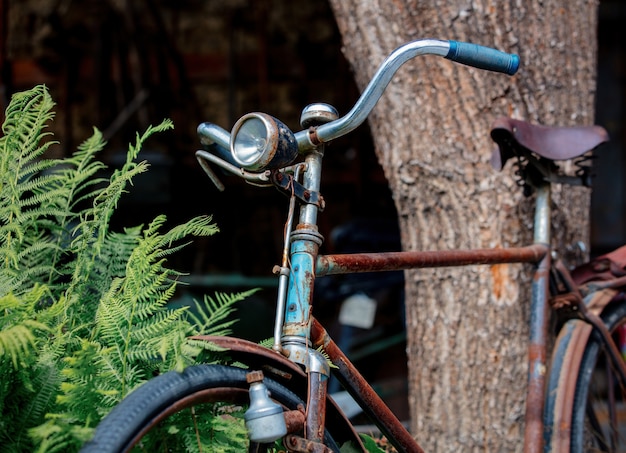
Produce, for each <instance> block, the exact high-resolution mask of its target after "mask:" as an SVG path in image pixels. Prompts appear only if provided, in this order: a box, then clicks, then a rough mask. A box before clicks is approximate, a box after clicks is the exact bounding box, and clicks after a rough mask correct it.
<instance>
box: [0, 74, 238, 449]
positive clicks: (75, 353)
mask: <svg viewBox="0 0 626 453" xmlns="http://www.w3.org/2000/svg"><path fill="white" fill-rule="evenodd" d="M53 107H54V102H53V101H52V99H51V97H50V94H49V92H48V90H47V88H46V87H45V86H37V87H35V88H33V89H32V90H28V91H25V92H22V93H18V94H15V95H14V96H13V97H12V100H11V103H10V105H9V107H8V108H7V111H6V119H5V122H4V124H3V126H2V133H3V135H2V137H0V373H1V375H2V380H0V408H1V409H2V416H1V417H0V445H2V451H3V452H23V451H40V452H71V451H77V450H78V448H79V447H80V445H82V443H83V442H84V441H85V440H87V439H88V438H89V436H90V434H91V432H92V430H93V428H94V426H95V425H96V424H97V422H98V421H99V420H100V419H101V418H102V417H103V416H104V415H105V414H106V413H107V412H108V411H109V410H110V409H111V408H112V407H113V406H114V405H115V404H116V403H117V402H119V401H120V400H121V399H122V398H123V397H124V396H125V395H126V394H127V393H128V392H129V391H131V390H132V389H134V388H135V387H137V386H138V385H140V384H141V383H142V382H144V381H145V380H146V379H148V378H149V377H150V376H152V375H153V374H154V373H158V372H164V371H166V370H171V369H182V368H183V367H185V366H186V365H189V364H191V363H194V362H195V361H196V358H197V357H198V355H199V353H200V352H201V351H202V350H203V349H205V348H209V349H210V348H211V345H209V344H206V343H205V342H198V341H196V342H193V341H190V340H188V337H189V336H190V335H193V334H198V333H207V334H227V333H228V332H229V328H230V323H231V322H232V321H230V319H232V317H229V315H230V314H231V312H232V311H233V310H234V304H235V303H236V302H237V301H239V300H242V299H244V298H245V297H247V296H248V295H249V294H250V292H244V293H239V294H230V295H226V294H218V295H216V297H215V298H211V297H208V296H207V297H205V298H204V300H203V301H201V302H196V304H197V307H194V312H195V314H193V315H192V314H191V312H190V311H189V310H187V309H185V308H181V309H170V308H169V307H168V301H169V300H170V299H171V298H172V296H173V295H174V293H175V290H176V285H177V278H178V277H179V276H180V274H179V273H178V272H176V271H175V270H172V269H169V268H168V267H167V261H166V260H167V258H168V256H169V255H171V254H172V253H175V252H176V251H177V250H179V248H180V247H184V246H185V245H186V244H187V243H188V242H189V241H190V240H191V238H193V237H196V236H209V235H213V234H215V233H217V232H218V229H217V227H216V226H215V225H214V224H213V223H212V219H211V217H208V216H201V217H197V218H193V219H191V220H190V221H188V222H186V223H184V224H181V225H177V226H175V227H173V228H171V229H169V230H167V231H163V230H164V229H165V224H166V218H165V217H164V216H158V217H157V218H156V219H154V221H152V222H151V223H150V224H149V225H147V226H132V227H129V228H126V229H124V230H123V231H121V232H118V231H112V230H111V228H110V219H111V217H112V215H113V213H114V212H115V209H116V206H117V203H118V201H119V199H120V198H121V197H122V195H123V193H124V192H125V191H126V190H127V188H128V185H129V183H130V182H131V181H132V178H134V177H135V176H136V175H138V174H140V173H143V172H145V171H147V170H148V164H147V163H146V162H145V161H139V160H138V156H139V152H140V150H141V148H142V145H143V144H144V143H145V141H146V140H147V139H148V138H149V137H150V136H151V135H153V134H154V133H158V132H161V131H165V130H167V129H170V128H172V123H171V122H170V121H164V122H163V123H161V124H160V125H158V126H156V127H150V128H148V130H147V131H145V132H144V133H143V134H141V135H137V137H136V141H135V143H134V144H132V145H130V146H129V149H128V152H127V159H126V162H125V163H124V165H123V166H122V167H121V168H120V169H117V170H115V171H114V172H112V174H111V176H110V177H108V178H101V177H98V175H99V174H101V173H102V172H103V170H105V166H104V164H103V163H102V162H100V161H99V160H98V158H97V157H98V153H99V152H100V151H101V150H102V149H103V148H104V146H105V143H104V142H103V139H102V135H101V133H100V132H99V131H98V130H94V132H93V135H92V136H91V137H90V138H89V139H88V140H86V141H85V142H84V143H83V144H82V145H81V146H80V147H79V148H78V150H77V151H76V152H75V153H74V154H73V155H72V156H70V157H67V158H64V159H48V158H45V153H46V151H47V150H48V149H49V147H50V146H53V145H54V144H55V142H54V141H53V140H52V137H51V134H50V132H47V131H46V127H47V125H48V123H49V122H50V121H52V120H53V117H54V114H53Z"/></svg>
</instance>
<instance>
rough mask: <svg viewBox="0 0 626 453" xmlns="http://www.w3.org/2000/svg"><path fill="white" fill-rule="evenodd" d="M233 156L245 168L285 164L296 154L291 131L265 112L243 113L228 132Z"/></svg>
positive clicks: (295, 145)
mask: <svg viewBox="0 0 626 453" xmlns="http://www.w3.org/2000/svg"><path fill="white" fill-rule="evenodd" d="M230 151H231V154H232V155H233V159H234V160H235V161H236V162H237V163H238V164H239V165H240V166H241V167H242V168H245V169H246V170H253V171H259V170H264V169H266V168H270V169H276V168H280V167H282V166H285V165H288V164H290V163H291V162H293V160H294V159H295V158H296V156H297V155H298V144H297V142H296V138H295V136H294V135H293V132H291V130H290V129H289V128H288V127H287V126H285V125H284V124H283V123H281V122H280V121H278V120H277V119H276V118H274V117H272V116H270V115H267V114H265V113H248V114H247V115H244V116H242V117H241V118H240V119H239V121H237V123H235V126H234V127H233V131H232V133H231V142H230Z"/></svg>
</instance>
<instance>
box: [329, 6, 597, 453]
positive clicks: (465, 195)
mask: <svg viewBox="0 0 626 453" xmlns="http://www.w3.org/2000/svg"><path fill="white" fill-rule="evenodd" d="M330 3H331V5H332V7H333V11H334V13H335V17H336V19H337V23H338V25H339V29H340V31H341V33H342V36H343V44H344V52H345V54H346V57H347V58H348V60H349V61H350V62H351V64H352V67H353V70H354V73H355V77H356V81H357V84H358V85H359V87H360V88H361V89H363V88H364V87H365V85H366V84H367V82H368V81H369V80H370V78H371V76H372V75H373V73H374V72H375V70H376V69H377V67H378V65H379V64H380V63H381V62H382V61H383V59H384V58H385V57H386V56H387V55H388V54H389V53H390V52H391V51H393V50H394V49H395V48H396V47H398V46H399V45H401V44H403V43H405V42H407V41H411V40H414V39H418V38H441V39H454V40H458V41H468V42H473V43H477V44H483V45H486V46H490V47H495V48H498V49H500V50H504V51H507V52H511V53H517V54H518V55H519V56H520V59H521V67H520V71H519V72H518V74H517V75H515V76H513V77H509V76H506V75H503V74H496V73H490V72H486V71H481V70H478V69H474V68H469V67H464V66H461V65H458V64H455V63H452V62H449V61H447V60H445V59H442V58H438V57H434V56H426V57H419V58H416V59H414V60H413V61H410V62H409V63H407V64H406V65H405V66H404V67H403V68H401V69H400V70H399V72H398V73H397V75H396V77H395V79H394V80H393V81H392V83H391V84H390V85H389V87H388V88H387V91H386V93H385V94H384V95H383V97H382V99H381V100H380V101H379V104H378V105H377V106H376V107H375V109H374V112H373V113H372V115H371V116H370V120H369V125H370V128H371V132H372V136H373V137H374V143H375V146H376V153H377V156H378V159H379V160H380V162H381V164H382V166H383V168H384V171H385V174H386V177H387V179H388V180H389V184H390V187H391V189H392V192H393V196H394V201H395V204H396V207H397V210H398V213H399V223H400V229H401V235H402V243H403V247H404V248H405V249H407V250H417V249H430V250H432V249H456V248H461V249H466V248H485V247H507V246H518V245H523V244H527V243H528V242H529V241H531V240H532V231H531V229H532V214H533V213H532V212H531V208H532V200H530V199H525V198H524V196H523V195H522V193H521V190H518V187H517V186H516V184H515V179H514V177H513V174H512V171H511V168H510V166H507V167H506V168H505V169H504V171H502V172H501V173H497V172H495V171H494V170H493V169H492V168H491V167H490V165H489V157H490V153H491V150H492V149H493V144H492V142H491V141H490V139H489V135H488V132H489V125H490V123H491V122H492V121H493V120H494V119H495V118H496V117H498V116H500V115H511V116H514V117H516V118H522V119H527V120H532V121H536V122H541V123H543V124H561V125H573V124H590V123H592V122H593V114H594V109H593V107H594V94H595V74H596V21H597V2H596V1H587V0H574V1H566V0H544V1H542V2H494V1H488V0H478V1H474V2H467V1H460V0H437V1H431V2H416V1H414V0H394V1H393V2H374V1H366V0H330ZM343 113H345V112H343ZM588 204H589V193H588V190H587V189H581V188H576V189H572V188H571V187H564V188H563V189H561V188H558V187H557V188H556V189H555V193H554V195H553V210H554V211H553V215H554V225H555V230H554V241H555V244H560V245H561V246H562V247H561V249H563V246H564V245H566V244H571V243H574V241H578V240H582V241H583V242H585V243H588V236H589V231H588ZM530 271H531V268H530V267H529V266H524V265H497V266H471V267H467V268H463V269H439V270H418V271H411V272H407V273H406V311H407V335H408V346H407V354H408V361H409V388H410V395H409V399H410V401H409V403H410V410H411V426H410V428H411V431H412V433H413V434H414V435H415V436H416V438H417V439H418V441H419V442H420V444H421V445H422V446H423V447H424V448H425V449H426V451H451V452H452V451H453V452H457V451H475V450H483V449H485V450H488V451H520V450H521V447H522V439H523V429H524V427H523V424H524V410H525V404H524V397H525V393H524V392H525V386H526V378H527V368H526V358H527V349H526V348H527V344H528V328H527V321H528V316H529V298H530V290H529V288H530V275H531V273H530Z"/></svg>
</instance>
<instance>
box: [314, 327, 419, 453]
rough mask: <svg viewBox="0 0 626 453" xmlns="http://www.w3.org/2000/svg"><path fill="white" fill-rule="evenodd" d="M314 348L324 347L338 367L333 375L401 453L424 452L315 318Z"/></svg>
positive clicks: (334, 369)
mask: <svg viewBox="0 0 626 453" xmlns="http://www.w3.org/2000/svg"><path fill="white" fill-rule="evenodd" d="M311 340H312V342H313V347H315V348H317V347H320V346H322V347H323V348H324V351H325V352H326V354H328V357H329V358H330V360H331V361H332V363H333V365H334V366H335V367H336V368H333V370H332V372H333V375H334V376H335V377H337V378H338V379H339V381H340V382H341V383H342V385H343V386H344V388H345V389H346V390H347V391H348V393H350V395H351V396H352V398H354V400H355V401H356V402H357V403H358V404H359V406H360V407H361V409H363V411H364V412H365V413H366V414H367V415H368V416H369V417H370V419H371V420H372V421H373V422H374V423H375V424H376V426H378V428H379V429H380V431H381V432H382V433H383V434H384V435H385V437H387V439H388V440H389V442H391V444H392V445H393V446H394V447H395V448H396V450H397V451H398V452H399V453H423V452H424V450H423V449H422V447H420V446H419V445H418V444H417V442H416V441H415V439H414V438H413V436H411V434H410V433H409V432H408V431H407V429H406V428H405V427H404V425H402V423H401V422H400V421H399V420H398V418H397V417H396V416H395V415H394V414H393V412H391V410H390V409H389V408H388V407H387V405H386V404H385V403H384V402H383V400H382V399H381V398H380V397H379V396H378V395H377V394H376V392H375V391H374V389H372V387H371V386H370V385H369V384H368V382H367V381H366V380H365V378H364V377H363V376H362V375H361V374H360V373H359V372H358V370H357V369H356V368H355V366H354V365H353V364H352V363H351V362H350V360H349V359H348V358H347V357H346V355H345V354H344V353H343V352H342V351H341V349H340V348H339V346H337V344H335V342H334V341H333V340H332V339H331V338H330V336H329V335H328V332H326V330H325V329H324V327H322V325H321V324H320V323H319V322H317V320H315V319H313V323H312V327H311Z"/></svg>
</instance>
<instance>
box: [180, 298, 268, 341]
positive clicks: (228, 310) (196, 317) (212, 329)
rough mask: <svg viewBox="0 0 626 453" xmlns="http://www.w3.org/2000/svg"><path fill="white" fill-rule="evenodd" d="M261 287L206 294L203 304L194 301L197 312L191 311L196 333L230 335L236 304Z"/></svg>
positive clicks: (190, 314)
mask: <svg viewBox="0 0 626 453" xmlns="http://www.w3.org/2000/svg"><path fill="white" fill-rule="evenodd" d="M258 290H259V288H256V289H251V290H248V291H244V292H240V293H234V294H233V293H231V294H224V293H217V294H215V298H212V297H210V296H208V295H205V296H204V298H203V301H202V304H201V303H199V302H197V301H194V304H195V309H196V312H197V314H195V313H193V312H191V311H190V312H189V317H190V319H191V320H192V321H193V324H194V328H193V334H194V335H229V334H230V333H232V332H231V330H230V327H231V326H232V325H233V324H234V322H236V321H234V320H232V319H229V318H230V317H231V315H232V313H233V312H234V310H235V308H234V304H235V303H237V302H240V301H242V300H245V299H246V298H248V297H250V296H252V295H253V294H254V293H256V292H257V291H258Z"/></svg>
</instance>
